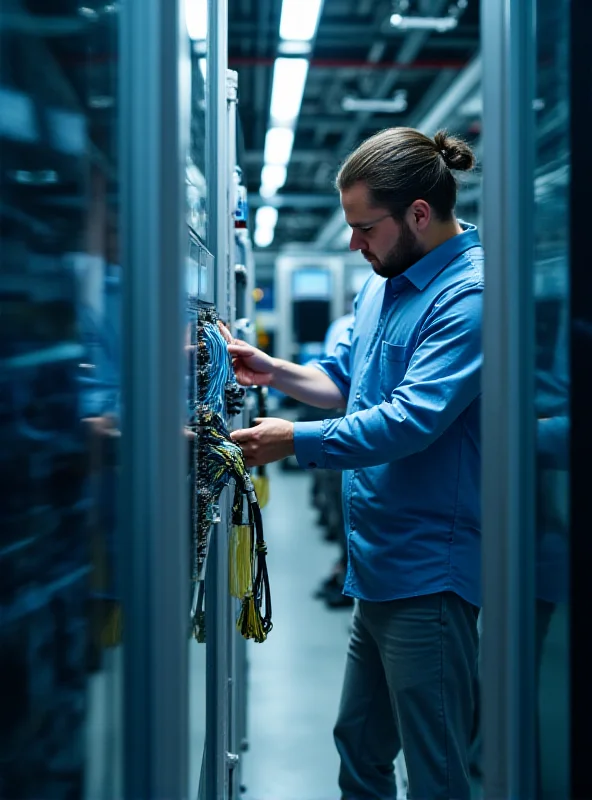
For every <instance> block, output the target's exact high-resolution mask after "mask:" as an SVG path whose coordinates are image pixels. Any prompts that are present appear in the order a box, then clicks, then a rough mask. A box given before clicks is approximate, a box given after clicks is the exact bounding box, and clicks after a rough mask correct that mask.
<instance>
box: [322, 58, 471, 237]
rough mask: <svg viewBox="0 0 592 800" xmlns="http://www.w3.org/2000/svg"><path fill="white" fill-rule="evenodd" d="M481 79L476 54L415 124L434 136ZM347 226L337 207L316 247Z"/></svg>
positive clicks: (337, 235) (341, 212) (340, 210)
mask: <svg viewBox="0 0 592 800" xmlns="http://www.w3.org/2000/svg"><path fill="white" fill-rule="evenodd" d="M480 81H481V56H476V57H475V58H474V59H473V61H471V62H470V63H469V64H468V65H467V67H466V68H465V69H464V70H463V71H462V72H461V73H460V75H459V76H458V77H457V78H456V80H455V81H454V82H453V83H452V84H451V85H450V87H449V88H448V90H447V91H446V92H445V93H444V94H443V95H442V97H441V98H440V100H439V101H438V102H437V103H436V105H435V106H434V107H433V108H432V109H431V110H430V111H429V112H428V113H427V114H426V116H425V117H424V118H423V119H422V120H420V121H419V122H418V123H417V125H416V126H415V127H416V128H417V129H418V130H420V131H422V132H423V133H425V134H426V135H427V136H432V135H433V134H434V133H435V132H436V131H437V130H438V128H439V127H440V126H441V125H443V124H444V123H445V122H446V120H447V119H448V118H449V117H450V115H451V113H452V112H453V111H454V110H455V109H457V108H458V107H459V105H460V104H461V103H463V101H464V100H466V98H467V97H468V96H469V95H470V94H471V93H472V92H473V91H474V90H475V89H476V88H477V87H478V86H479V83H480ZM345 227H347V226H346V223H345V220H344V219H343V211H342V209H341V208H337V209H336V210H335V213H334V214H333V215H332V216H331V218H330V219H329V221H328V223H327V224H326V225H325V227H324V228H323V230H322V231H321V233H320V234H319V236H318V237H317V238H316V240H315V242H314V247H315V249H318V250H322V249H332V248H334V247H335V244H336V243H337V241H338V238H339V237H340V236H341V235H342V232H343V229H344V228H345Z"/></svg>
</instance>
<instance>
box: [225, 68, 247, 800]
mask: <svg viewBox="0 0 592 800" xmlns="http://www.w3.org/2000/svg"><path fill="white" fill-rule="evenodd" d="M226 101H227V115H228V197H229V203H228V206H229V208H228V210H229V215H228V227H227V230H228V270H227V281H228V284H227V285H228V290H227V298H226V308H227V311H226V318H227V320H228V324H229V325H230V327H231V330H232V331H233V333H234V335H236V330H235V323H236V278H235V265H236V246H235V230H234V211H235V209H236V201H237V197H236V183H235V180H234V171H235V168H236V114H237V103H238V74H237V73H236V72H234V70H230V69H229V70H227V72H226ZM242 418H243V416H242V415H241V417H239V420H242ZM241 427H242V426H241ZM226 574H227V575H228V571H227V573H226ZM224 589H225V591H226V593H227V597H228V606H227V608H228V613H227V626H228V627H227V630H228V645H227V646H228V651H227V652H228V739H227V756H226V763H227V768H228V770H229V776H228V780H229V787H228V796H229V800H238V798H239V785H240V781H239V777H240V768H239V767H240V755H239V752H238V750H239V748H238V733H237V688H238V674H237V646H238V642H237V637H238V633H237V630H236V618H237V601H236V600H235V599H234V598H232V597H230V595H229V586H228V581H227V582H226V584H225V587H224Z"/></svg>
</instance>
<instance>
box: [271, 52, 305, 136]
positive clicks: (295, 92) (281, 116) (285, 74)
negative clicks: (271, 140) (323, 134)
mask: <svg viewBox="0 0 592 800" xmlns="http://www.w3.org/2000/svg"><path fill="white" fill-rule="evenodd" d="M307 74H308V60H307V59H306V58H276V60H275V66H274V70H273V84H272V88H271V119H272V121H273V122H292V121H293V120H295V119H296V118H297V117H298V114H299V113H300V105H301V103H302V95H303V94H304V85H305V83H306V76H307ZM273 122H272V124H273Z"/></svg>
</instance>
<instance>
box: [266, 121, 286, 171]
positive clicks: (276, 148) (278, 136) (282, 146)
mask: <svg viewBox="0 0 592 800" xmlns="http://www.w3.org/2000/svg"><path fill="white" fill-rule="evenodd" d="M293 144H294V131H291V130H290V129H289V128H270V129H269V130H268V131H267V134H266V135H265V150H264V151H263V160H264V162H265V163H266V164H281V165H284V166H285V165H287V164H288V162H289V161H290V156H291V155H292V145H293Z"/></svg>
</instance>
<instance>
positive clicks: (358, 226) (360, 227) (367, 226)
mask: <svg viewBox="0 0 592 800" xmlns="http://www.w3.org/2000/svg"><path fill="white" fill-rule="evenodd" d="M391 216H392V214H391V213H390V212H389V213H388V214H383V215H382V217H378V219H375V220H372V221H371V222H364V223H359V224H354V225H350V226H349V227H350V228H352V230H354V229H357V230H360V231H369V230H370V228H373V227H374V226H375V225H378V223H379V222H382V220H383V219H386V218H387V217H391Z"/></svg>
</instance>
